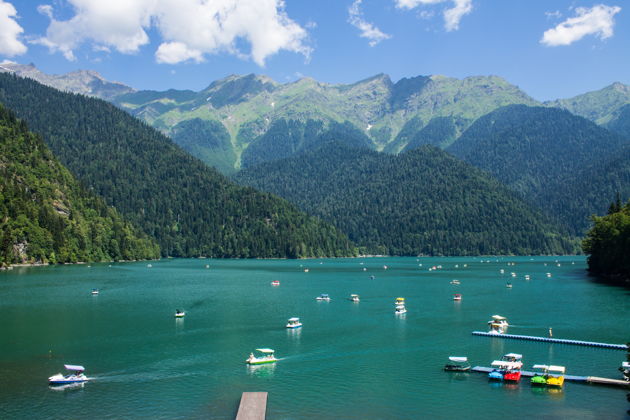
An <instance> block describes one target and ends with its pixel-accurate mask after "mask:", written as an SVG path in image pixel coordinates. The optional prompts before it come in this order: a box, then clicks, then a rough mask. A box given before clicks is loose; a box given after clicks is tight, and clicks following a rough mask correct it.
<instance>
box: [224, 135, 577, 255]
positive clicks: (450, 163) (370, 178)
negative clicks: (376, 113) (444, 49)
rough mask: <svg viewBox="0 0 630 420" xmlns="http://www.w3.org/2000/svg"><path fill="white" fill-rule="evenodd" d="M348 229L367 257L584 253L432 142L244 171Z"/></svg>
mask: <svg viewBox="0 0 630 420" xmlns="http://www.w3.org/2000/svg"><path fill="white" fill-rule="evenodd" d="M236 179H237V180H238V181H239V182H241V183H244V184H247V185H251V186H254V187H256V188H260V189H262V190H265V191H269V192H273V193H275V194H278V195H280V196H281V197H284V198H286V199H288V200H289V201H291V202H293V203H296V204H297V205H298V206H299V207H300V208H302V209H304V210H306V211H307V212H309V213H310V214H314V215H318V216H321V217H322V218H323V219H325V220H328V221H330V222H331V223H334V224H335V225H336V226H337V227H338V228H339V229H341V230H342V231H344V232H346V233H348V235H349V236H350V238H351V239H352V240H353V241H355V242H356V243H357V244H358V245H360V246H362V247H363V250H364V252H370V253H380V254H394V255H417V254H427V255H479V254H549V253H568V252H573V251H575V250H576V248H575V242H572V241H570V240H568V239H567V238H566V237H565V236H563V235H561V234H560V233H559V231H558V230H557V229H556V228H554V227H553V226H551V225H550V224H549V223H548V222H547V221H546V220H545V218H544V217H542V216H541V214H540V213H539V212H537V211H535V210H533V209H532V208H531V207H529V206H528V205H527V204H525V203H524V202H523V201H522V200H521V199H519V198H517V197H516V195H515V194H514V193H513V192H511V191H509V190H508V189H507V188H505V187H504V186H502V185H501V184H499V182H497V181H496V180H494V179H492V178H491V177H489V176H488V175H486V174H485V173H483V172H482V171H480V170H478V169H476V168H474V167H472V166H470V165H468V164H466V163H464V162H462V161H460V160H458V159H455V158H454V157H452V156H450V155H449V154H447V153H446V152H443V151H441V150H439V149H437V148H435V147H432V146H422V147H420V148H418V149H416V150H412V151H410V152H407V153H403V154H400V155H398V156H394V155H389V154H383V153H378V152H374V151H370V150H367V149H357V148H350V147H348V146H345V145H343V144H339V143H334V142H333V143H328V144H326V145H324V146H320V147H319V148H317V149H315V150H312V151H309V152H305V153H302V154H299V155H296V156H293V157H291V158H286V159H283V160H279V161H275V162H268V163H264V164H260V165H257V166H255V167H252V168H249V169H245V170H242V171H241V172H239V173H238V174H237V176H236Z"/></svg>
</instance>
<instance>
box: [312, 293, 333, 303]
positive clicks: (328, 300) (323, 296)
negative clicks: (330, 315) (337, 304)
mask: <svg viewBox="0 0 630 420" xmlns="http://www.w3.org/2000/svg"><path fill="white" fill-rule="evenodd" d="M315 300H324V301H326V302H330V296H328V295H327V294H325V293H322V294H321V295H319V296H317V297H316V298H315Z"/></svg>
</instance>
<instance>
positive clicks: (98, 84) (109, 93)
mask: <svg viewBox="0 0 630 420" xmlns="http://www.w3.org/2000/svg"><path fill="white" fill-rule="evenodd" d="M0 72H1V73H13V74H16V75H17V76H20V77H27V78H29V79H33V80H36V81H38V82H39V83H41V84H44V85H47V86H50V87H54V88H55V89H59V90H62V91H66V92H72V93H80V94H83V95H88V96H95V97H97V98H101V99H106V100H110V99H113V98H115V97H116V96H119V95H123V94H125V93H131V92H135V89H133V88H131V87H129V86H126V85H124V84H122V83H119V82H110V81H107V80H105V78H104V77H103V76H101V75H100V74H99V73H97V72H95V71H93V70H77V71H73V72H70V73H65V74H59V75H49V74H46V73H43V72H42V71H40V70H39V69H37V67H35V65H34V64H32V63H31V64H27V65H23V64H17V63H12V62H7V61H5V62H3V63H0Z"/></svg>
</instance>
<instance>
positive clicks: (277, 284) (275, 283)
mask: <svg viewBox="0 0 630 420" xmlns="http://www.w3.org/2000/svg"><path fill="white" fill-rule="evenodd" d="M271 285H272V286H280V280H274V281H272V282H271Z"/></svg>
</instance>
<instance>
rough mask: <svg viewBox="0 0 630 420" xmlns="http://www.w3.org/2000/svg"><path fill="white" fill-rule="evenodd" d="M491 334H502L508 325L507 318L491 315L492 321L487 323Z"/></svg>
mask: <svg viewBox="0 0 630 420" xmlns="http://www.w3.org/2000/svg"><path fill="white" fill-rule="evenodd" d="M488 325H489V326H490V331H488V332H489V333H491V334H504V333H505V332H506V331H507V329H508V327H509V326H510V324H508V321H507V318H506V317H504V316H501V315H492V319H491V320H490V321H488Z"/></svg>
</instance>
